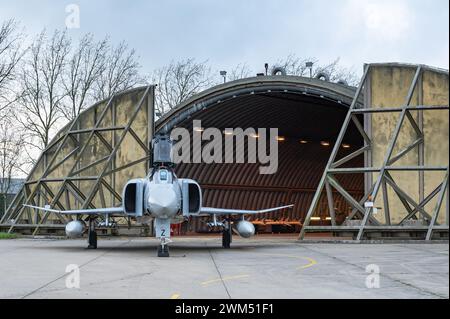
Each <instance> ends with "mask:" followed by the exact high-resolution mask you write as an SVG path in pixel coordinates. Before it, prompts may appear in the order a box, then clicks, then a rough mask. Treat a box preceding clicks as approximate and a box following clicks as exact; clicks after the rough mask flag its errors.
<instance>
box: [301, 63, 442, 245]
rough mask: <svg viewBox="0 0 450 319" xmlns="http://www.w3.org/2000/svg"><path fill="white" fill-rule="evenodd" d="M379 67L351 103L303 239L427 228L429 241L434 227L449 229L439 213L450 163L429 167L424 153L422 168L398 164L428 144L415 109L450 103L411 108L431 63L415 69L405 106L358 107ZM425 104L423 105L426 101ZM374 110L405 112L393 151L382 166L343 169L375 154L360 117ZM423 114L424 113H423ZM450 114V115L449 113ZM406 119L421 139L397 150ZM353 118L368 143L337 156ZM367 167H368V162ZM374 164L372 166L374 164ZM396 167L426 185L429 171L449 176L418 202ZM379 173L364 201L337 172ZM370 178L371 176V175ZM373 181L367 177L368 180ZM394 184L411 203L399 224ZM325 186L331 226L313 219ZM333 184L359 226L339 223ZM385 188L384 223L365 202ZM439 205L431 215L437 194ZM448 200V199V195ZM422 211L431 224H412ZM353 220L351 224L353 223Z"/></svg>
mask: <svg viewBox="0 0 450 319" xmlns="http://www.w3.org/2000/svg"><path fill="white" fill-rule="evenodd" d="M373 66H375V64H374V65H372V64H369V65H366V68H365V72H364V75H363V77H362V80H361V82H360V85H359V87H358V89H357V91H356V93H355V98H354V100H353V103H352V104H351V106H350V109H349V111H348V114H347V116H346V118H345V121H344V124H343V127H342V129H341V132H340V134H339V135H338V138H337V140H336V143H335V145H334V149H333V151H332V153H331V156H330V158H329V161H328V163H327V165H326V168H325V171H324V173H323V176H322V178H321V180H320V183H319V185H318V188H317V191H316V193H315V196H314V198H313V201H312V203H311V206H310V208H309V210H308V213H307V215H306V218H305V221H304V225H303V227H302V230H301V232H300V236H299V239H301V240H303V239H304V237H305V234H306V233H307V232H333V233H335V232H349V233H353V234H357V235H356V240H358V241H360V240H362V239H363V238H364V235H365V232H370V231H377V232H395V231H405V230H406V231H408V230H411V231H421V232H426V236H425V239H426V240H431V239H432V237H433V232H434V231H438V230H439V231H446V232H447V233H448V229H449V226H448V219H447V221H446V225H439V224H438V223H437V220H438V217H439V211H440V209H441V206H442V204H443V202H444V198H445V193H446V190H447V188H448V182H449V167H448V163H446V164H447V166H428V165H424V160H423V157H422V158H420V157H419V163H418V165H417V166H394V163H396V162H398V161H399V160H400V159H402V158H404V156H405V155H406V154H408V153H409V152H410V151H412V150H414V149H416V148H421V147H422V148H423V147H424V142H425V136H424V134H425V133H424V131H423V129H422V128H421V126H420V125H419V123H417V121H416V119H415V118H414V117H413V116H412V114H411V111H419V114H421V113H423V111H431V110H449V106H448V105H446V106H424V105H418V106H411V101H412V98H413V94H414V91H415V89H416V88H417V87H418V85H419V81H420V80H421V78H422V74H423V72H424V70H425V69H427V67H425V66H420V65H419V66H417V68H416V70H415V75H414V78H413V81H412V83H411V86H410V87H409V90H408V93H407V96H406V98H405V100H404V104H403V106H402V107H383V108H378V107H376V108H368V107H366V108H362V109H361V108H357V100H358V98H359V96H360V95H361V92H362V90H363V88H364V86H365V85H367V82H368V78H369V75H370V72H371V70H372V68H373ZM422 104H423V103H422ZM374 113H397V114H398V113H400V115H399V117H398V120H397V123H396V126H395V129H394V131H393V134H392V135H391V137H390V141H389V144H388V147H387V151H386V153H385V154H384V159H383V162H382V165H381V167H359V168H349V167H342V166H343V165H344V164H345V163H348V162H349V161H350V160H351V159H353V158H355V157H357V156H363V155H364V156H366V159H367V158H368V156H370V152H371V151H372V149H373V144H372V139H371V138H370V137H369V136H370V134H369V133H368V132H367V128H365V127H364V126H363V125H361V123H360V122H359V120H358V117H357V116H358V115H360V116H361V115H364V116H367V115H369V116H370V114H374ZM422 116H423V115H422ZM447 116H448V115H447ZM406 121H408V122H409V123H410V124H411V126H412V128H413V129H414V131H415V134H416V137H415V139H414V141H413V142H412V143H410V144H409V145H408V146H406V147H405V148H403V149H402V150H401V151H400V152H398V153H397V154H394V148H395V146H396V143H397V141H398V137H399V134H400V132H401V129H402V127H403V126H404V125H405V123H406ZM351 122H353V123H354V124H355V125H356V127H357V128H358V130H359V132H360V133H361V135H362V137H363V139H364V146H363V147H362V148H360V149H358V150H357V151H355V152H353V153H352V154H350V155H348V156H346V157H344V158H342V159H339V160H336V158H337V154H338V151H339V149H340V147H341V144H342V142H343V138H344V136H345V134H346V131H347V129H348V128H349V125H350V124H351ZM366 166H367V165H366ZM368 166H371V164H369V165H368ZM394 171H403V172H418V173H419V174H420V175H419V176H421V177H420V178H419V183H420V184H421V185H420V187H423V183H424V179H423V174H424V172H427V171H429V172H432V171H434V172H436V171H438V172H445V177H444V178H443V180H442V181H441V183H440V184H439V185H438V186H437V187H436V188H435V189H434V190H433V191H432V192H431V193H430V194H429V195H428V196H423V195H422V196H421V200H420V202H419V203H417V202H416V201H415V200H414V199H413V198H412V196H410V195H408V193H407V192H406V191H404V190H402V188H401V187H399V185H398V184H397V183H396V182H395V180H394V178H393V177H392V175H391V172H394ZM373 173H377V174H378V176H377V178H376V179H375V182H369V184H368V185H367V187H366V193H365V195H364V196H363V198H362V199H355V198H354V197H353V196H352V195H350V194H349V192H347V191H346V190H345V189H344V188H343V187H342V186H341V185H340V183H339V182H338V180H337V178H336V175H337V174H366V176H368V175H369V174H373ZM369 180H370V179H369ZM366 181H367V178H366ZM388 186H390V187H391V188H392V189H393V190H394V192H395V194H396V195H397V196H398V197H399V199H400V201H401V204H402V205H403V206H404V207H405V210H406V212H407V215H406V216H405V217H404V218H403V219H402V220H401V222H400V223H399V224H397V225H392V222H391V216H390V212H389V198H388V196H387V187H388ZM324 188H325V191H326V196H327V198H328V211H329V215H330V217H331V226H311V225H310V224H311V217H312V216H313V215H314V213H315V210H316V208H317V205H318V202H319V200H320V197H321V194H322V192H323V190H324ZM333 188H334V189H335V190H336V191H337V192H339V193H340V194H341V195H342V196H343V197H344V198H345V199H346V201H347V202H348V203H349V204H350V206H351V207H352V212H351V214H350V215H349V216H348V219H347V220H352V219H354V218H357V220H358V222H357V223H355V224H356V225H353V226H352V225H348V224H349V223H344V224H342V225H337V224H336V218H335V210H334V204H333V203H334V201H333ZM380 191H381V192H382V194H383V209H384V211H385V223H384V224H381V223H380V222H379V221H378V220H376V219H375V218H374V216H373V211H374V207H370V205H367V206H369V207H366V205H365V203H366V202H367V201H370V202H375V200H376V199H377V196H378V195H379V193H380ZM436 196H437V202H436V205H435V207H434V209H433V211H432V212H431V214H429V213H427V212H426V210H425V205H427V204H428V203H429V202H430V201H431V200H432V199H433V198H436ZM447 198H448V197H447ZM417 214H420V215H421V217H423V218H424V219H425V220H428V221H429V224H428V225H427V226H414V227H412V226H407V225H405V222H406V221H407V220H409V219H411V218H417ZM350 224H351V223H350Z"/></svg>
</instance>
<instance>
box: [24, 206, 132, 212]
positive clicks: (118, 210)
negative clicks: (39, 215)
mask: <svg viewBox="0 0 450 319" xmlns="http://www.w3.org/2000/svg"><path fill="white" fill-rule="evenodd" d="M23 206H25V207H30V208H34V209H38V210H43V211H45V212H51V213H57V214H66V215H107V214H114V213H118V214H123V213H124V211H123V208H122V207H109V208H96V209H75V210H57V209H51V208H50V207H39V206H32V205H25V204H24V205H23Z"/></svg>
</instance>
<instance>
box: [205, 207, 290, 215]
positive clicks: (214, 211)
mask: <svg viewBox="0 0 450 319" xmlns="http://www.w3.org/2000/svg"><path fill="white" fill-rule="evenodd" d="M292 207H294V205H287V206H280V207H274V208H268V209H261V210H244V209H227V208H214V207H202V208H201V209H200V214H205V215H254V214H265V213H270V212H274V211H277V210H280V209H285V208H292Z"/></svg>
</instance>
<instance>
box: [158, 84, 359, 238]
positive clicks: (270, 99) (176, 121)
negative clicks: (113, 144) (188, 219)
mask: <svg viewBox="0 0 450 319" xmlns="http://www.w3.org/2000/svg"><path fill="white" fill-rule="evenodd" d="M354 94H355V88H353V87H349V86H345V85H341V84H336V83H330V82H325V81H323V80H318V79H309V78H303V77H295V76H264V77H255V78H248V79H243V80H239V81H233V82H229V83H226V84H223V85H220V86H217V87H214V88H212V89H209V90H207V91H205V92H202V93H200V94H198V95H196V96H194V97H192V98H191V99H189V100H188V101H186V102H184V103H182V104H181V105H179V106H178V107H177V108H175V109H173V110H172V111H171V112H170V113H168V114H166V115H165V116H164V117H163V118H162V119H160V120H159V121H158V122H157V123H156V130H157V131H159V132H170V131H171V130H172V129H173V128H174V127H185V128H187V129H188V130H189V132H191V139H192V132H193V129H194V128H193V120H201V124H202V128H208V127H215V128H218V129H220V130H221V131H223V130H225V129H226V128H243V129H246V128H254V129H255V130H257V129H258V128H278V130H279V136H280V137H283V141H280V142H279V166H278V171H277V172H276V173H275V174H273V175H261V174H260V173H259V167H260V166H261V164H260V163H256V164H249V163H245V164H237V163H234V164H215V163H214V164H189V163H181V164H178V165H177V167H176V173H177V175H178V176H179V177H189V178H193V179H196V180H198V181H199V183H200V184H201V185H202V188H203V190H204V205H208V206H213V207H225V208H242V209H259V208H265V207H272V206H277V205H280V204H291V203H293V204H295V207H294V209H293V210H286V211H285V212H282V213H281V214H267V215H265V216H259V220H260V221H262V220H266V219H269V220H271V221H273V222H274V224H279V223H288V224H289V223H291V225H295V224H296V223H297V222H299V221H302V220H303V218H304V216H305V214H306V212H307V209H308V207H309V204H310V202H311V200H312V197H313V195H314V191H315V190H316V187H317V185H318V183H319V180H320V177H321V176H322V173H323V169H324V167H325V165H326V162H327V161H328V158H329V155H330V152H331V150H332V147H333V142H334V140H335V138H336V137H337V135H338V134H339V131H340V129H341V126H342V123H343V120H344V118H345V115H346V113H347V110H348V107H349V105H350V104H351V101H352V99H353V97H354ZM361 104H362V101H361ZM349 132H350V134H348V135H347V136H346V139H345V141H344V142H345V144H346V145H347V147H348V148H347V149H342V153H343V155H344V154H345V153H351V152H352V151H355V150H356V149H357V148H358V147H361V146H362V145H361V144H362V138H361V135H359V133H358V132H357V130H356V128H355V127H353V128H351V129H350V131H349ZM328 143H329V145H327V144H328ZM191 150H192V145H191ZM191 154H192V151H191ZM246 158H247V154H246ZM358 161H359V163H358ZM355 164H357V165H360V166H362V165H363V161H362V159H361V158H360V159H356V163H355V161H353V162H352V163H349V165H355ZM344 177H345V179H343V180H342V181H341V182H342V184H343V185H345V187H346V189H349V190H351V193H353V194H354V195H356V196H358V195H359V194H361V196H362V195H363V178H362V176H352V175H348V176H344ZM324 200H325V199H324ZM322 202H323V205H322V207H323V209H324V210H327V209H328V208H327V207H328V206H327V203H326V202H325V201H322ZM335 206H336V207H337V212H340V213H342V218H343V216H345V214H346V213H348V210H349V209H350V207H349V205H348V204H347V203H346V202H345V201H344V200H343V198H341V197H340V196H339V195H338V194H336V196H335ZM325 212H326V211H325ZM325 212H324V213H325ZM268 223H269V224H270V223H271V222H268ZM201 226H202V223H198V224H197V225H195V229H197V230H199V229H202V228H203V227H201ZM291 229H294V228H293V227H292V228H291Z"/></svg>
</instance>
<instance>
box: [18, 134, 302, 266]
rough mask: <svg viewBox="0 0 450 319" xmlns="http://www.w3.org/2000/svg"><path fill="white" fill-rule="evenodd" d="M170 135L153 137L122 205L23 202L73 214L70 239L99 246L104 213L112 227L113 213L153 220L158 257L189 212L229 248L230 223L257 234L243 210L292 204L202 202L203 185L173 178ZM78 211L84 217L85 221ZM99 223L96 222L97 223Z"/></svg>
mask: <svg viewBox="0 0 450 319" xmlns="http://www.w3.org/2000/svg"><path fill="white" fill-rule="evenodd" d="M172 143H173V142H172V140H171V139H170V138H169V137H168V136H167V135H157V136H156V137H155V138H154V139H153V140H152V149H153V156H152V161H151V162H152V167H151V169H150V172H149V174H148V176H147V177H146V178H141V179H132V180H130V181H128V182H127V183H126V185H125V187H124V189H123V192H122V199H123V200H122V204H121V206H120V207H110V208H99V209H81V210H57V209H52V208H51V207H49V206H45V207H38V206H32V205H24V206H26V207H30V208H33V209H37V210H42V211H47V212H54V213H59V214H67V215H77V216H78V218H77V220H75V221H71V222H69V223H68V224H67V225H66V227H65V231H66V235H67V236H68V237H70V238H77V237H81V236H82V235H83V233H85V232H86V231H87V233H88V248H89V249H96V248H97V233H96V230H95V228H96V219H97V217H99V216H103V217H104V222H101V223H100V224H101V226H103V227H113V226H114V223H112V222H111V218H114V217H130V218H132V219H134V220H136V222H138V223H140V224H150V223H151V221H152V220H153V221H154V222H153V226H154V230H155V236H156V237H157V238H158V239H159V240H160V244H159V246H158V251H157V255H158V257H169V247H168V244H169V243H170V242H171V240H170V235H171V234H170V225H171V224H179V223H182V222H184V221H186V220H188V219H189V218H191V217H205V216H208V217H210V218H211V220H210V221H209V222H208V223H207V224H208V226H209V227H211V228H213V227H214V228H219V229H221V230H222V246H223V247H224V248H230V244H231V241H232V227H233V226H234V229H235V231H236V232H237V233H238V234H239V235H240V236H241V237H244V238H250V237H251V236H253V235H254V234H255V227H254V225H253V224H252V223H250V222H249V221H247V220H246V219H245V215H254V214H263V213H269V212H274V211H279V210H282V209H287V208H291V207H293V205H287V206H280V207H275V208H268V209H263V210H240V209H226V208H213V207H204V206H203V205H202V190H201V187H200V185H199V184H198V183H197V182H196V181H194V180H192V179H184V178H177V176H176V175H175V173H174V171H173V168H174V163H173V161H172V146H173V144H172ZM82 216H88V217H87V219H86V220H87V221H88V226H86V224H85V222H84V220H82ZM97 224H99V223H97Z"/></svg>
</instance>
